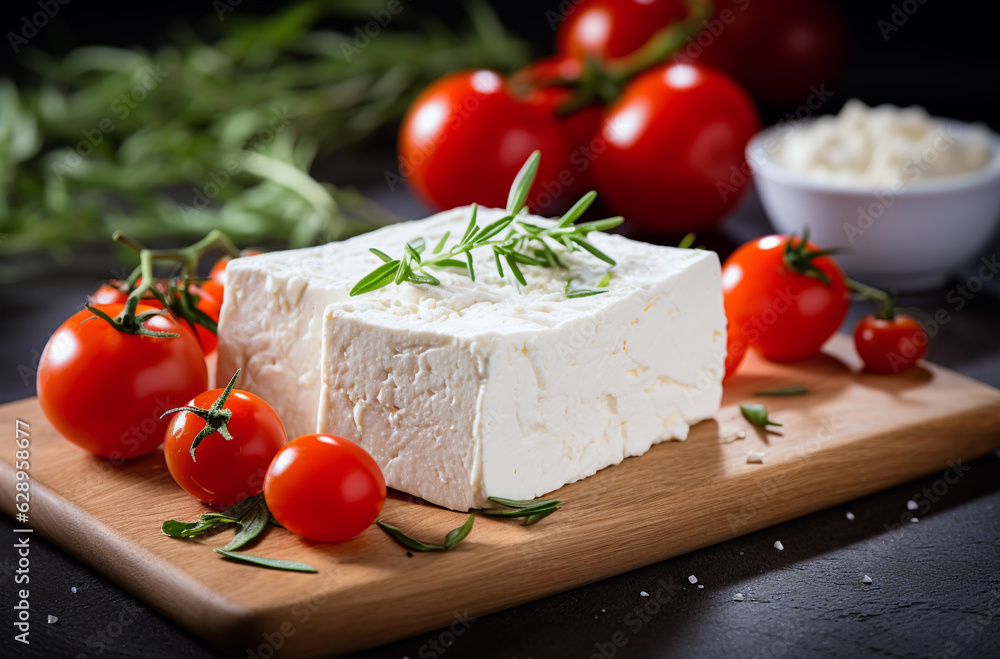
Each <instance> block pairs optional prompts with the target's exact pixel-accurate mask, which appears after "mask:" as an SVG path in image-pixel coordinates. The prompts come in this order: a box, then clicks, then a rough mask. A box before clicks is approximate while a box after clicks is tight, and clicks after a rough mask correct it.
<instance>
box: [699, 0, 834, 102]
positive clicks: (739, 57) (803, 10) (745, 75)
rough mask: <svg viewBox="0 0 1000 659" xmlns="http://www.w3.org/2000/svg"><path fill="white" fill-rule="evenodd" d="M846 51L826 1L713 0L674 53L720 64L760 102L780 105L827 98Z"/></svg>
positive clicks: (831, 7) (831, 6)
mask: <svg viewBox="0 0 1000 659" xmlns="http://www.w3.org/2000/svg"><path fill="white" fill-rule="evenodd" d="M846 51H847V29H846V27H845V24H844V20H843V18H842V17H841V15H840V12H839V11H838V10H837V8H836V7H835V6H834V4H833V3H831V2H829V0H753V1H752V2H748V1H747V0H717V1H716V3H715V15H714V16H713V18H712V19H711V20H710V21H709V23H708V24H707V25H706V27H705V29H704V30H703V31H702V33H701V34H699V35H698V36H697V37H696V38H695V39H693V40H692V41H690V42H688V44H687V45H686V46H685V47H684V48H682V49H681V51H680V57H681V58H682V59H683V61H694V62H696V63H698V64H703V65H709V66H720V67H721V68H722V69H723V70H724V71H726V72H727V73H729V74H730V75H732V76H733V77H734V78H736V79H737V80H738V81H739V82H740V83H741V84H743V85H744V86H745V87H746V88H747V90H748V91H749V92H750V93H751V95H753V97H754V98H756V99H758V100H759V101H760V102H761V103H763V104H764V105H768V106H771V107H782V108H784V107H792V106H794V105H797V104H799V103H802V102H804V101H806V100H807V99H809V97H810V96H815V97H816V101H815V103H816V104H821V103H823V102H825V101H827V100H828V98H829V96H828V95H824V94H829V93H830V91H831V90H830V88H829V85H831V84H834V83H836V82H837V80H838V78H839V77H840V74H841V72H842V71H843V68H844V63H845V61H846ZM809 107H810V109H812V110H816V109H817V108H818V107H819V105H816V106H815V107H813V105H812V104H811V105H810V106H809Z"/></svg>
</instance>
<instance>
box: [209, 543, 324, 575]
mask: <svg viewBox="0 0 1000 659" xmlns="http://www.w3.org/2000/svg"><path fill="white" fill-rule="evenodd" d="M215 553H216V554H222V555H223V556H225V557H226V558H231V559H233V560H235V561H240V562H242V563H249V564H250V565H258V566H260V567H269V568H271V569H272V570H289V571H290V572H317V570H316V568H314V567H313V566H312V565H309V564H308V563H299V562H298V561H286V560H284V559H280V558H265V557H263V556H254V555H253V554H244V553H242V552H236V551H227V550H226V549H224V548H223V549H216V550H215Z"/></svg>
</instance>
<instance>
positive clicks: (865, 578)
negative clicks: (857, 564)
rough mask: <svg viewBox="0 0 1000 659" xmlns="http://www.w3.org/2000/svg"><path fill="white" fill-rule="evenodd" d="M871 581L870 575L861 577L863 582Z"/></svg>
mask: <svg viewBox="0 0 1000 659" xmlns="http://www.w3.org/2000/svg"><path fill="white" fill-rule="evenodd" d="M871 582H872V578H871V577H869V576H868V575H867V574H866V575H865V576H864V578H862V579H861V583H871Z"/></svg>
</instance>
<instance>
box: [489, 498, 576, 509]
mask: <svg viewBox="0 0 1000 659" xmlns="http://www.w3.org/2000/svg"><path fill="white" fill-rule="evenodd" d="M489 501H492V502H493V503H497V504H500V505H501V506H506V507H507V508H543V507H546V506H550V505H554V504H558V503H560V501H559V500H558V499H504V498H503V497H489Z"/></svg>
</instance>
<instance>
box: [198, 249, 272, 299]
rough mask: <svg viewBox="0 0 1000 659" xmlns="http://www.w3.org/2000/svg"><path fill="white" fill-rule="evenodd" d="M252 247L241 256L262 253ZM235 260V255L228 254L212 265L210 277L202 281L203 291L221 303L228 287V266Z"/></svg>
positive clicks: (241, 253)
mask: <svg viewBox="0 0 1000 659" xmlns="http://www.w3.org/2000/svg"><path fill="white" fill-rule="evenodd" d="M261 253H262V252H258V251H255V250H252V249H248V250H245V251H243V252H240V258H246V257H248V256H256V255H258V254H261ZM232 260H233V257H231V256H229V255H228V254H226V255H225V256H223V257H222V258H220V259H219V260H218V261H216V262H215V265H213V266H212V271H211V272H209V273H208V279H206V280H205V281H203V282H201V288H202V290H203V291H205V292H206V293H208V294H209V295H211V296H212V297H214V298H215V299H216V300H218V301H219V303H220V304H221V303H222V300H223V297H222V295H223V292H224V291H225V288H226V268H227V267H228V266H229V262H230V261H232Z"/></svg>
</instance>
